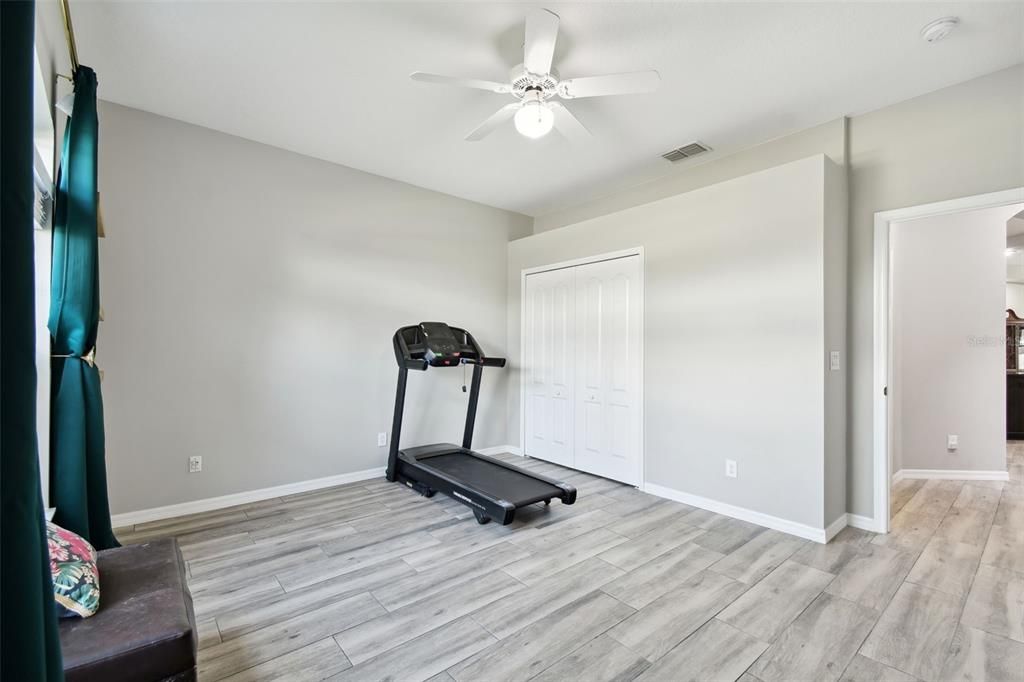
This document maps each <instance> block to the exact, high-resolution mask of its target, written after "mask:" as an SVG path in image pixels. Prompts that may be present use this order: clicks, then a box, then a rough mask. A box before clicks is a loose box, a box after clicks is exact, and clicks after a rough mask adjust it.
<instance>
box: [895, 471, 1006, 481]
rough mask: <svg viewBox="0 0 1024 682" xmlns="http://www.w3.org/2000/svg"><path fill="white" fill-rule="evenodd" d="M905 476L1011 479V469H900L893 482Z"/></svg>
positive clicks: (951, 478)
mask: <svg viewBox="0 0 1024 682" xmlns="http://www.w3.org/2000/svg"><path fill="white" fill-rule="evenodd" d="M904 478H925V479H932V478H934V479H938V480H944V481H1009V480H1010V472H1009V471H998V470H996V471H975V470H971V469H900V470H899V471H897V472H896V473H895V474H893V475H892V482H893V483H895V482H897V481H901V480H903V479H904Z"/></svg>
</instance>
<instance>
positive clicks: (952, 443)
mask: <svg viewBox="0 0 1024 682" xmlns="http://www.w3.org/2000/svg"><path fill="white" fill-rule="evenodd" d="M958 447H960V437H959V436H957V435H956V434H952V433H951V434H949V435H948V436H946V449H947V450H950V451H952V450H956V449H957V448H958Z"/></svg>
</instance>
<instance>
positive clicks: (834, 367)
mask: <svg viewBox="0 0 1024 682" xmlns="http://www.w3.org/2000/svg"><path fill="white" fill-rule="evenodd" d="M828 368H829V370H831V371H833V372H838V371H839V351H837V350H834V351H832V352H831V353H829V354H828Z"/></svg>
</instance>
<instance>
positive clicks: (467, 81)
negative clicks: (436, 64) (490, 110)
mask: <svg viewBox="0 0 1024 682" xmlns="http://www.w3.org/2000/svg"><path fill="white" fill-rule="evenodd" d="M409 78H411V79H413V80H414V81H420V82H421V83H439V84H441V85H455V86H459V87H463V88H476V89H477V90H487V91H489V92H496V93H498V94H500V95H507V94H508V93H510V92H512V86H511V85H509V84H508V83H498V82H497V81H485V80H480V79H478V78H457V77H455V76H439V75H437V74H436V73H423V72H422V71H413V72H412V73H410V74H409Z"/></svg>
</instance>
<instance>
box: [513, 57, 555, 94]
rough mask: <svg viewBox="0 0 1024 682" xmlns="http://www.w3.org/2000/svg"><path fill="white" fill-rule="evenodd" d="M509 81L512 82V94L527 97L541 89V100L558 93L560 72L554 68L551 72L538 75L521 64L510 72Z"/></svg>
mask: <svg viewBox="0 0 1024 682" xmlns="http://www.w3.org/2000/svg"><path fill="white" fill-rule="evenodd" d="M509 81H511V83H512V94H513V95H515V96H516V97H517V98H519V99H526V96H527V94H529V93H530V92H532V91H539V92H540V98H541V100H546V99H549V98H551V97H554V96H555V95H556V94H557V93H558V73H557V72H556V71H555V70H554V69H552V70H551V72H550V73H546V74H543V75H537V74H535V73H530V72H529V71H527V70H526V67H525V66H523V65H522V64H519V65H518V66H515V67H513V68H512V71H511V72H510V73H509Z"/></svg>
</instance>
